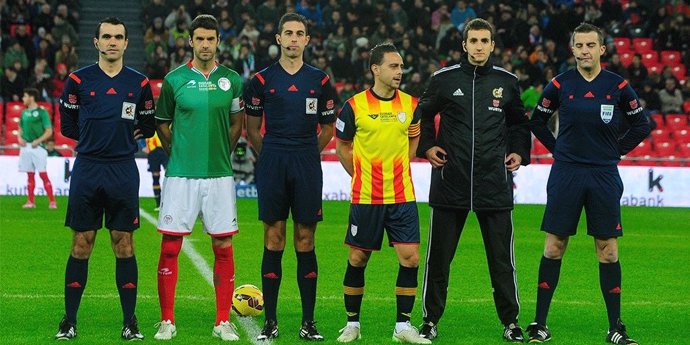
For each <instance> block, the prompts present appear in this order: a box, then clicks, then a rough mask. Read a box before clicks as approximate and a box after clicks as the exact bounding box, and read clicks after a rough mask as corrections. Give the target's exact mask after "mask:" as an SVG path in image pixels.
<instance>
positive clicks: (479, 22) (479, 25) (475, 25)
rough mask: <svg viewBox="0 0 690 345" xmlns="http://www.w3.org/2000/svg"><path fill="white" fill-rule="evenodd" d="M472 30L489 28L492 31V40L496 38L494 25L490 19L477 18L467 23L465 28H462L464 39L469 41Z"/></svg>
mask: <svg viewBox="0 0 690 345" xmlns="http://www.w3.org/2000/svg"><path fill="white" fill-rule="evenodd" d="M470 30H488V31H489V32H490V33H491V40H492V41H493V40H494V26H493V25H491V23H489V22H488V21H486V20H485V19H482V18H475V19H472V20H470V21H469V22H467V24H465V28H464V29H463V30H462V41H463V42H466V41H467V35H468V33H469V31H470Z"/></svg>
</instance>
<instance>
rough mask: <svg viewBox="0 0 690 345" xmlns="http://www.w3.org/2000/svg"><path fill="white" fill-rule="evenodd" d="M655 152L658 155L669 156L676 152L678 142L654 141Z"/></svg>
mask: <svg viewBox="0 0 690 345" xmlns="http://www.w3.org/2000/svg"><path fill="white" fill-rule="evenodd" d="M653 152H654V154H655V156H657V157H668V156H673V155H675V154H676V143H675V142H674V141H659V142H656V143H654V151H653Z"/></svg>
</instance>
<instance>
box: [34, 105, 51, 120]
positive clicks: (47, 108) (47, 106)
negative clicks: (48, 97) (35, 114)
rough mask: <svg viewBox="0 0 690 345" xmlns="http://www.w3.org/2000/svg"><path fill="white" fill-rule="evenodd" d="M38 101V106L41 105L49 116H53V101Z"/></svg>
mask: <svg viewBox="0 0 690 345" xmlns="http://www.w3.org/2000/svg"><path fill="white" fill-rule="evenodd" d="M36 103H38V106H39V107H43V108H44V109H45V110H46V111H47V112H48V115H50V117H51V118H52V117H53V112H54V111H53V110H54V109H53V102H36Z"/></svg>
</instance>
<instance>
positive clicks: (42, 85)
mask: <svg viewBox="0 0 690 345" xmlns="http://www.w3.org/2000/svg"><path fill="white" fill-rule="evenodd" d="M47 67H48V63H47V62H46V60H44V59H40V60H38V61H36V64H35V65H34V73H32V74H31V75H30V76H29V79H28V80H27V85H28V87H30V88H34V89H36V90H38V99H36V101H39V100H42V99H45V100H47V99H50V93H51V90H52V88H53V83H52V80H51V79H52V76H51V75H50V73H48V71H46V68H47Z"/></svg>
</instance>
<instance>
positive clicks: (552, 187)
mask: <svg viewBox="0 0 690 345" xmlns="http://www.w3.org/2000/svg"><path fill="white" fill-rule="evenodd" d="M546 192H547V199H546V210H545V211H544V219H543V221H542V225H541V229H542V230H543V231H546V232H548V233H552V234H554V235H558V236H561V237H567V236H572V235H575V233H576V232H577V224H578V222H579V220H580V214H581V213H582V209H583V208H584V210H585V213H586V215H587V234H589V235H590V236H593V237H596V238H612V237H619V236H623V227H622V225H621V207H620V200H621V196H622V195H623V181H622V180H621V178H620V175H619V174H618V167H617V166H615V165H613V166H583V165H577V164H570V163H564V162H558V161H556V162H555V163H554V164H553V166H552V167H551V173H550V174H549V181H548V183H547V187H546Z"/></svg>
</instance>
